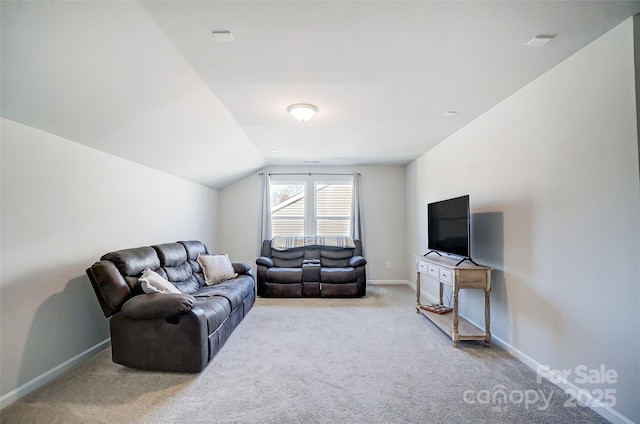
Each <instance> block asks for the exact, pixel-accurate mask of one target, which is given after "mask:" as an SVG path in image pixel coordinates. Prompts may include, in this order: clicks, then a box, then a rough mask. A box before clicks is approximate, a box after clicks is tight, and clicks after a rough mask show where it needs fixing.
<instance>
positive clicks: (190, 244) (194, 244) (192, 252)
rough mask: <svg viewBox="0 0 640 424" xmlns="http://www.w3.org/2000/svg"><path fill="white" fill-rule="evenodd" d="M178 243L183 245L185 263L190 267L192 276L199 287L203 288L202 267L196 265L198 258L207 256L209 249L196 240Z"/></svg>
mask: <svg viewBox="0 0 640 424" xmlns="http://www.w3.org/2000/svg"><path fill="white" fill-rule="evenodd" d="M178 243H180V244H181V245H183V246H184V248H185V250H186V251H187V262H188V263H189V265H191V269H192V270H193V276H194V277H195V278H196V280H197V281H198V284H200V287H202V286H204V274H203V273H202V267H201V266H200V264H199V263H198V256H200V255H208V254H209V249H207V246H206V245H205V244H204V243H202V242H201V241H197V240H190V241H179V242H178Z"/></svg>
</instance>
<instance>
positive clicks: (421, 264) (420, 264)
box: [418, 261, 431, 274]
mask: <svg viewBox="0 0 640 424" xmlns="http://www.w3.org/2000/svg"><path fill="white" fill-rule="evenodd" d="M418 271H420V272H422V273H425V274H426V273H427V263H426V262H424V261H418ZM429 273H431V272H429Z"/></svg>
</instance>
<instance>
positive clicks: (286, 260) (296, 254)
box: [271, 248, 304, 268]
mask: <svg viewBox="0 0 640 424" xmlns="http://www.w3.org/2000/svg"><path fill="white" fill-rule="evenodd" d="M271 258H272V259H273V264H274V265H275V266H276V267H278V268H299V267H301V266H302V261H303V260H304V248H300V249H289V250H284V251H277V250H272V251H271Z"/></svg>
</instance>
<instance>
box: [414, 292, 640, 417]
mask: <svg viewBox="0 0 640 424" xmlns="http://www.w3.org/2000/svg"><path fill="white" fill-rule="evenodd" d="M404 283H405V284H406V285H408V286H409V287H411V288H413V289H414V290H415V289H416V283H415V282H412V281H405V282H404ZM420 296H421V297H426V298H428V299H429V301H430V302H433V303H437V302H438V299H436V298H435V297H434V296H432V295H431V294H429V293H427V292H425V291H424V290H420ZM460 316H461V317H463V318H465V319H466V320H467V321H469V322H470V323H471V324H473V325H475V326H476V327H478V328H480V329H482V328H484V325H482V326H481V325H478V323H476V322H474V321H472V320H470V319H469V318H467V317H466V316H464V315H462V314H460ZM491 343H495V344H496V345H498V346H500V347H501V348H502V349H504V350H505V351H507V352H508V353H509V354H510V355H511V356H513V357H514V358H516V359H518V360H519V361H520V362H522V363H523V364H525V365H526V366H527V367H529V368H531V369H532V370H534V371H535V372H536V373H537V372H539V370H540V369H542V368H543V367H544V366H543V365H542V364H541V363H539V362H538V361H536V360H535V359H533V358H532V357H530V356H529V355H527V354H526V353H524V352H522V351H521V350H519V349H517V348H515V347H514V346H512V345H510V344H509V343H507V342H506V341H504V340H502V339H501V338H500V337H496V336H495V335H494V334H491ZM553 384H555V385H556V386H558V387H559V388H561V389H562V390H565V391H567V390H569V391H570V392H571V393H580V394H581V396H582V395H584V396H588V400H586V401H585V402H584V403H585V404H588V405H590V409H592V410H593V411H594V412H596V413H597V414H598V415H600V416H602V417H604V418H605V419H607V420H609V421H610V422H612V423H615V424H618V423H619V424H635V423H634V422H633V421H632V420H630V419H629V418H627V417H625V416H624V415H622V414H621V413H619V412H618V411H616V410H615V409H613V408H611V407H610V406H607V405H604V404H602V402H600V401H598V400H597V399H596V398H594V397H593V396H591V394H590V393H589V392H588V391H586V390H581V388H580V387H578V386H576V385H575V384H573V383H571V382H569V381H566V380H564V381H561V382H559V383H555V382H554V383H553Z"/></svg>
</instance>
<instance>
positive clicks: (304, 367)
mask: <svg viewBox="0 0 640 424" xmlns="http://www.w3.org/2000/svg"><path fill="white" fill-rule="evenodd" d="M414 302H415V294H414V292H413V291H412V290H411V289H410V288H409V287H406V286H370V287H369V288H368V295H367V297H366V298H363V299H258V301H257V303H256V306H255V308H254V309H253V310H252V311H251V312H250V313H249V315H248V316H247V317H246V319H245V320H244V321H243V322H242V323H241V324H240V326H239V327H238V328H237V329H236V330H235V332H234V333H233V334H232V335H231V338H230V339H229V340H228V341H227V344H226V345H225V346H224V347H223V349H222V350H221V351H220V352H219V353H218V355H217V356H216V358H214V360H213V361H212V363H211V364H209V366H208V367H207V368H206V369H205V370H204V371H203V372H202V373H200V374H197V375H189V374H187V375H185V374H169V373H155V372H142V371H135V370H132V369H128V368H124V367H122V366H119V365H116V364H114V363H112V362H111V358H110V350H109V349H107V350H105V351H103V352H101V353H100V354H98V355H97V356H96V357H94V358H92V359H91V360H89V361H88V362H86V363H85V364H83V365H81V366H79V367H77V368H76V369H74V370H72V371H71V372H69V373H68V374H66V375H64V376H63V377H61V378H60V379H58V380H57V381H55V382H54V383H52V384H50V385H48V386H46V387H44V388H42V389H40V390H38V391H37V392H35V393H32V394H31V395H29V396H27V397H25V398H23V399H22V400H20V401H18V402H16V403H15V404H13V405H11V406H9V407H7V408H5V409H4V410H2V411H1V415H0V420H1V421H2V423H7V424H8V423H70V424H80V423H83V424H89V423H96V424H97V423H150V424H151V423H154V424H155V423H182V422H184V423H591V422H606V421H605V420H604V419H603V418H601V417H600V416H599V415H597V414H596V413H595V412H593V411H591V410H589V409H587V408H582V407H573V408H568V407H564V406H563V403H564V402H565V401H566V400H567V399H568V397H567V396H566V395H565V394H564V393H563V391H562V390H561V389H559V388H558V387H556V386H554V385H552V384H550V383H547V382H543V383H542V384H539V383H538V382H537V381H536V375H535V373H534V372H533V371H531V370H530V369H529V368H527V367H526V366H524V365H523V364H522V363H520V362H519V361H518V360H516V359H514V358H513V357H511V356H510V355H509V354H507V353H506V352H504V351H503V350H501V349H499V348H497V347H495V346H494V347H492V348H490V349H487V348H484V347H483V346H482V344H481V343H480V342H462V343H461V347H460V348H459V349H455V348H453V347H452V345H451V340H450V339H449V338H448V337H447V336H446V335H445V334H444V333H443V332H441V331H440V330H439V329H437V328H436V327H435V326H434V325H433V324H431V323H430V322H429V321H428V320H427V319H426V318H424V317H422V316H421V315H417V314H416V313H415V309H414ZM534 395H535V396H534Z"/></svg>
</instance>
